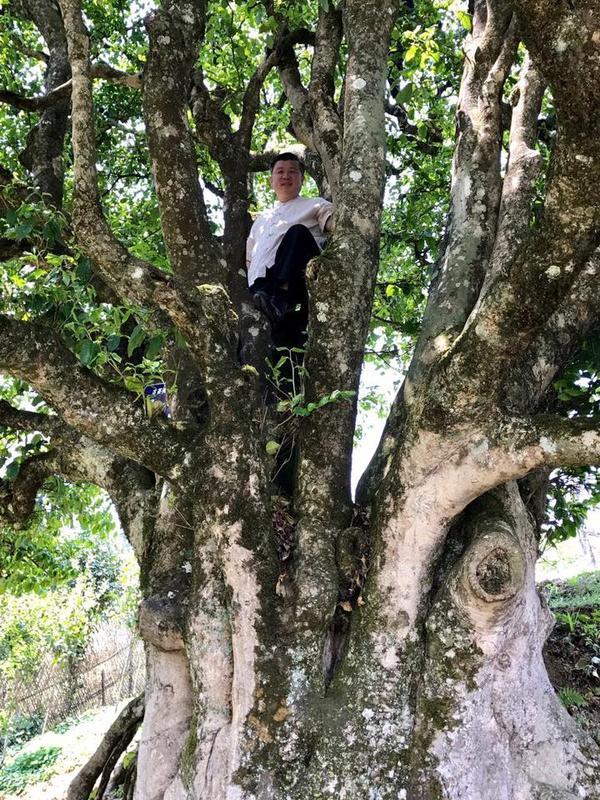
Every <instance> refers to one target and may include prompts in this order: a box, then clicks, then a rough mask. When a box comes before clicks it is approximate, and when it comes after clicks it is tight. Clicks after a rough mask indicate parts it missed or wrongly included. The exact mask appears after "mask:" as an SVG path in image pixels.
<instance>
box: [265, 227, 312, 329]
mask: <svg viewBox="0 0 600 800" xmlns="http://www.w3.org/2000/svg"><path fill="white" fill-rule="evenodd" d="M320 252H321V250H320V248H319V245H318V244H317V243H316V242H315V239H314V237H313V235H312V233H311V232H310V231H309V230H308V228H307V227H306V226H305V225H292V227H291V228H290V229H289V230H288V231H286V234H285V236H284V237H283V239H282V240H281V244H280V245H279V247H278V249H277V254H276V255H275V263H274V265H273V267H272V269H271V270H270V272H271V273H272V280H273V282H274V284H275V298H276V302H277V303H278V304H280V305H281V307H282V308H285V310H286V311H293V310H294V309H295V308H296V306H297V305H300V307H301V310H300V316H301V317H303V318H304V320H303V321H304V327H306V322H307V319H308V317H307V315H308V294H307V291H306V278H305V275H306V265H307V264H308V262H309V261H310V259H311V258H314V257H315V256H318V255H319V253H320Z"/></svg>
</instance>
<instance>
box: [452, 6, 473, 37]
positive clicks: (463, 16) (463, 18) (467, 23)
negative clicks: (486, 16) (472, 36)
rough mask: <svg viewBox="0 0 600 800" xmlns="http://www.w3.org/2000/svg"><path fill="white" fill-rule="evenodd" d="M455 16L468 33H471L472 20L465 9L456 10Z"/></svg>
mask: <svg viewBox="0 0 600 800" xmlns="http://www.w3.org/2000/svg"><path fill="white" fill-rule="evenodd" d="M456 16H457V19H458V21H459V22H460V24H461V25H462V26H463V28H464V29H465V30H466V31H468V32H469V33H471V31H472V30H473V20H472V18H471V15H470V14H467V12H466V11H457V12H456Z"/></svg>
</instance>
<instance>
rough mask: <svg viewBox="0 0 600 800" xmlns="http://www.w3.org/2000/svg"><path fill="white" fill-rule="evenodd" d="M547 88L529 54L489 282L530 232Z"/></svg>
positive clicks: (514, 122) (519, 92)
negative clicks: (537, 143) (543, 100)
mask: <svg viewBox="0 0 600 800" xmlns="http://www.w3.org/2000/svg"><path fill="white" fill-rule="evenodd" d="M545 88H546V86H545V83H544V81H543V79H542V76H541V75H540V72H539V70H538V69H537V68H536V67H535V65H534V64H533V62H532V61H531V58H530V56H529V54H527V55H526V57H525V61H524V64H523V68H522V70H521V76H520V78H519V83H518V84H517V87H516V89H515V93H516V96H517V103H516V107H515V109H514V111H513V113H512V120H511V127H510V139H509V147H508V167H507V169H506V175H505V177H504V181H503V185H502V200H501V204H500V212H499V215H498V230H497V233H496V241H495V244H494V253H493V256H492V260H491V265H490V269H489V272H488V275H487V276H486V283H487V282H488V281H489V279H490V278H491V277H492V276H493V275H495V273H496V271H497V270H498V269H500V268H501V265H502V264H504V263H506V260H507V258H508V257H509V256H510V253H511V252H514V251H515V250H516V249H517V247H519V246H520V245H521V244H522V243H523V242H524V240H525V238H526V236H527V234H528V232H529V220H530V214H531V201H532V199H533V196H534V193H535V182H536V179H537V177H538V175H539V173H540V170H541V167H542V157H541V155H540V153H539V152H538V151H537V150H536V149H535V143H536V141H537V127H538V115H539V112H540V108H541V105H542V98H543V96H544V90H545ZM485 288H486V287H485V286H484V288H483V292H485Z"/></svg>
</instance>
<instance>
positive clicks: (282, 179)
mask: <svg viewBox="0 0 600 800" xmlns="http://www.w3.org/2000/svg"><path fill="white" fill-rule="evenodd" d="M302 180H303V177H302V172H301V171H300V164H298V162H297V161H276V162H275V166H274V167H273V172H272V173H271V186H272V188H273V191H274V192H275V194H276V195H277V199H278V200H279V202H280V203H286V202H287V201H288V200H293V199H294V197H298V195H299V194H300V187H301V186H302Z"/></svg>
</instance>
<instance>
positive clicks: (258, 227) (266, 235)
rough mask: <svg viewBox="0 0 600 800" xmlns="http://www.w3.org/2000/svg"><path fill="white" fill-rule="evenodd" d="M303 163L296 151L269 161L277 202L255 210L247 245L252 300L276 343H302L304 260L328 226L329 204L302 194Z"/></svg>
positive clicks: (315, 252) (313, 253) (314, 250)
mask: <svg viewBox="0 0 600 800" xmlns="http://www.w3.org/2000/svg"><path fill="white" fill-rule="evenodd" d="M303 180H304V164H303V163H302V161H300V159H299V158H298V156H297V155H295V154H294V153H281V154H280V155H278V156H276V157H275V158H274V159H273V161H272V163H271V187H272V188H273V191H274V192H275V194H276V195H277V203H276V204H275V206H274V207H273V208H271V209H269V210H268V211H263V213H262V214H259V215H258V217H257V218H256V221H255V222H254V225H253V226H252V229H251V230H250V236H249V237H248V242H247V246H246V265H247V268H248V286H249V287H250V292H251V294H252V295H253V297H254V304H255V305H256V307H257V308H259V309H260V310H261V311H262V312H263V313H264V314H265V315H266V316H267V317H268V319H269V320H270V322H271V330H272V334H273V340H274V343H275V344H276V345H285V346H292V345H300V346H301V345H302V344H303V342H302V341H300V340H299V339H298V334H299V333H300V332H302V331H304V330H306V326H307V323H308V295H307V292H306V281H305V272H306V265H307V264H308V262H309V261H310V259H311V258H313V257H314V256H316V255H318V254H319V253H320V252H321V247H322V246H323V244H324V243H325V233H326V232H327V231H329V230H331V225H332V218H331V215H332V213H333V205H332V204H331V203H330V202H328V201H327V200H324V199H323V198H322V197H300V189H301V187H302V182H303Z"/></svg>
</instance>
